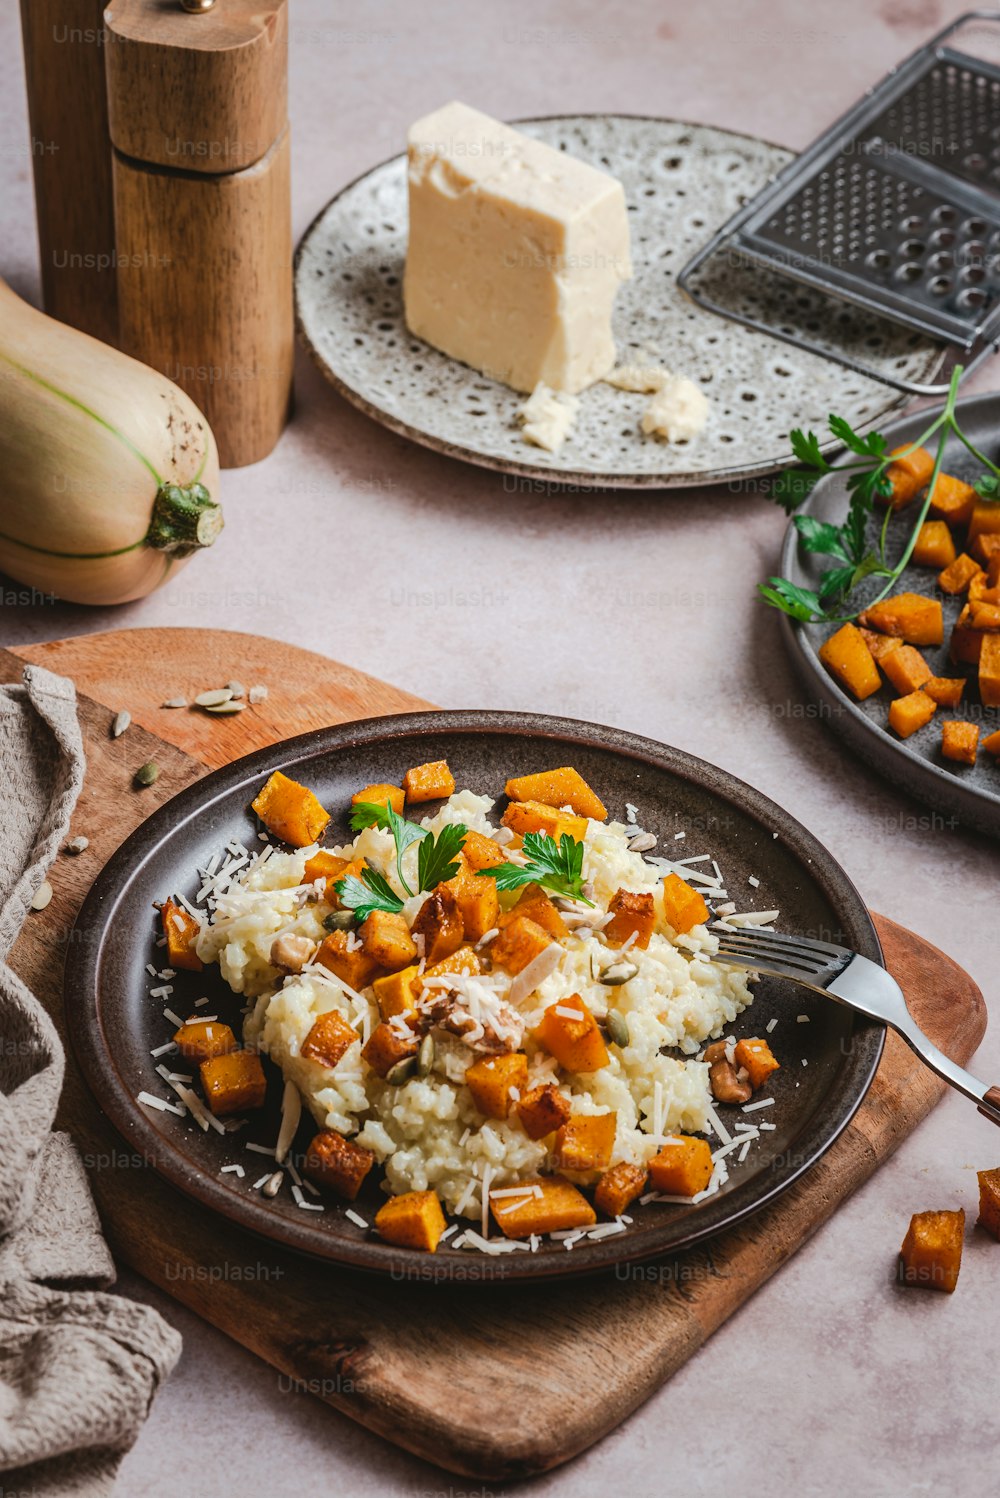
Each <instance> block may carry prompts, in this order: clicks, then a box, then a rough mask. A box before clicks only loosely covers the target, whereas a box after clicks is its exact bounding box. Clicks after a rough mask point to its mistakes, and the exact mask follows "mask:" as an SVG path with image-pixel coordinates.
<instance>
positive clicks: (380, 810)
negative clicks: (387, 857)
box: [351, 801, 427, 895]
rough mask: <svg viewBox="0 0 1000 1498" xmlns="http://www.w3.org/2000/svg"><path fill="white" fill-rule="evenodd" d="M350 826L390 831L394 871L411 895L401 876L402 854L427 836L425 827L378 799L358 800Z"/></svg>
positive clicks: (422, 886) (358, 829) (354, 828)
mask: <svg viewBox="0 0 1000 1498" xmlns="http://www.w3.org/2000/svg"><path fill="white" fill-rule="evenodd" d="M351 827H352V828H353V830H354V831H355V832H360V831H361V830H362V828H364V827H381V828H383V829H385V830H386V831H388V832H391V833H392V837H393V841H394V842H395V844H396V873H397V874H398V875H399V882H400V884H401V885H402V886H403V888H404V889H405V890H406V893H407V894H408V895H412V894H413V890H412V889H411V888H410V886H409V885H408V884H407V882H406V880H405V879H404V877H403V854H404V853H405V852H406V850H407V848H409V847H411V846H412V845H413V843H417V842H419V841H420V840H421V838H425V837H426V836H427V829H426V827H418V826H417V824H416V822H408V821H407V820H406V818H405V817H401V816H400V815H399V812H398V811H393V809H392V807H391V806H390V805H389V804H388V803H386V804H385V805H383V804H382V803H381V802H378V801H359V802H358V804H357V806H355V808H354V810H353V811H352V812H351ZM421 888H426V886H424V885H421Z"/></svg>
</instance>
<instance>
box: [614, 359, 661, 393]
mask: <svg viewBox="0 0 1000 1498" xmlns="http://www.w3.org/2000/svg"><path fill="white" fill-rule="evenodd" d="M671 378H672V376H671V373H670V370H669V369H665V368H664V367H663V365H662V364H619V365H618V367H617V368H616V369H613V370H612V371H611V373H610V374H609V375H605V376H604V383H605V384H606V385H614V387H615V389H616V390H632V391H636V392H638V393H639V394H640V395H653V394H654V393H655V392H656V391H657V390H662V389H663V387H664V386H665V385H666V384H667V383H668V381H669V380H670V379H671Z"/></svg>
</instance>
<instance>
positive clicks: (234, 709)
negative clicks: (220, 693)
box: [205, 699, 246, 718]
mask: <svg viewBox="0 0 1000 1498" xmlns="http://www.w3.org/2000/svg"><path fill="white" fill-rule="evenodd" d="M245 707H246V703H245V702H232V701H230V700H228V699H227V701H225V702H217V703H215V705H214V707H206V709H205V711H206V713H211V714H212V716H213V718H216V717H218V716H219V714H220V713H224V714H225V713H241V712H242V711H243V709H244V708H245Z"/></svg>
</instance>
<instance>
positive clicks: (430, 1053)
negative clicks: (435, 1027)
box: [417, 1035, 434, 1077]
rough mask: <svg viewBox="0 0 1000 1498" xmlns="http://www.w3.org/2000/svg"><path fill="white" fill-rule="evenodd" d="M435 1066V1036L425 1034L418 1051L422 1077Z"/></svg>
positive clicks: (418, 1069)
mask: <svg viewBox="0 0 1000 1498" xmlns="http://www.w3.org/2000/svg"><path fill="white" fill-rule="evenodd" d="M433 1067H434V1036H433V1035H425V1036H424V1038H423V1040H422V1041H421V1042H420V1050H419V1051H418V1052H417V1071H418V1072H419V1074H420V1075H421V1076H422V1077H426V1075H427V1073H428V1072H429V1071H431V1070H433Z"/></svg>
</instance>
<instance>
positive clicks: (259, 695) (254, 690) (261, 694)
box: [250, 687, 267, 702]
mask: <svg viewBox="0 0 1000 1498" xmlns="http://www.w3.org/2000/svg"><path fill="white" fill-rule="evenodd" d="M266 697H267V687H251V688H250V701H251V702H263V701H264V700H265V699H266Z"/></svg>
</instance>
